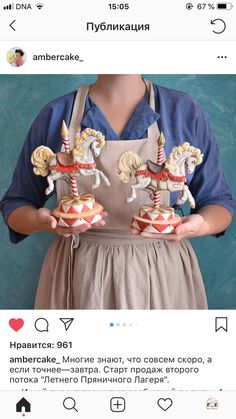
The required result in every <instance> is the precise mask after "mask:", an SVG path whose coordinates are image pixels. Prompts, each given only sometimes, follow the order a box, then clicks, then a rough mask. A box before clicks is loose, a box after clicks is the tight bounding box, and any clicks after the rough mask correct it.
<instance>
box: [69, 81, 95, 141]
mask: <svg viewBox="0 0 236 419" xmlns="http://www.w3.org/2000/svg"><path fill="white" fill-rule="evenodd" d="M89 89H90V86H89V85H88V86H81V87H80V88H79V89H78V90H77V93H76V97H75V102H74V107H73V112H72V117H71V121H70V126H69V131H70V147H71V149H72V148H73V147H74V137H75V134H76V133H77V132H80V131H81V127H80V123H81V121H82V119H83V115H84V108H85V102H86V97H87V95H88V92H89Z"/></svg>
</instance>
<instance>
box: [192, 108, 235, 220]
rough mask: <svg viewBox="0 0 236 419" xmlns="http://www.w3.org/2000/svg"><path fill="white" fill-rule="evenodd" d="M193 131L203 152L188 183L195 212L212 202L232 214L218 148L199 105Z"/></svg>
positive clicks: (232, 208) (230, 196)
mask: <svg viewBox="0 0 236 419" xmlns="http://www.w3.org/2000/svg"><path fill="white" fill-rule="evenodd" d="M195 132H196V137H195V138H196V143H197V144H198V147H199V148H200V149H201V151H202V153H203V161H202V163H201V164H200V165H199V166H197V167H196V170H195V173H194V176H193V179H192V181H191V182H190V185H189V188H190V190H191V192H192V194H193V196H194V198H195V201H196V209H195V212H197V211H198V210H199V209H200V208H201V207H203V206H206V205H213V204H214V205H220V206H222V207H224V208H226V209H227V210H228V211H229V212H230V213H231V214H232V213H233V211H234V210H235V208H236V203H235V202H234V200H233V198H232V194H231V190H230V187H229V185H228V183H227V181H226V179H225V176H224V173H223V171H222V168H221V165H220V158H219V150H218V146H217V143H216V140H215V137H214V135H213V132H212V129H211V127H210V124H209V122H208V121H207V118H206V116H205V115H204V113H203V112H202V111H201V109H200V108H199V107H198V108H197V118H196V120H195Z"/></svg>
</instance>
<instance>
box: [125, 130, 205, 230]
mask: <svg viewBox="0 0 236 419" xmlns="http://www.w3.org/2000/svg"><path fill="white" fill-rule="evenodd" d="M164 145H165V137H164V134H163V133H161V135H160V137H159V139H158V154H157V162H156V163H154V162H152V161H151V160H148V161H147V162H146V163H144V164H142V162H141V159H140V157H139V156H138V155H137V154H136V153H134V152H133V151H126V152H125V153H123V154H122V155H121V157H120V159H119V162H118V169H119V172H118V176H119V178H120V180H121V181H122V182H124V183H128V182H129V181H130V179H131V175H132V169H134V170H135V173H134V175H135V177H136V183H135V184H133V185H131V195H130V196H129V197H128V198H127V200H126V202H127V203H129V202H132V201H134V200H135V199H136V197H137V191H146V192H148V193H149V195H150V198H151V200H152V201H153V204H152V205H143V206H141V207H140V209H139V212H138V213H136V214H134V215H133V220H132V227H134V228H136V229H138V230H140V231H145V232H148V233H162V234H168V233H172V232H173V230H174V229H175V228H176V227H177V226H178V225H179V224H180V223H181V217H180V216H179V215H178V214H176V213H175V211H174V209H173V208H171V207H167V206H163V205H161V199H160V198H161V194H160V193H161V191H169V192H179V193H180V197H179V198H178V199H177V201H176V204H177V205H182V204H184V203H185V202H186V201H187V200H188V202H189V205H190V207H191V208H195V200H194V198H193V196H192V194H191V192H190V190H189V188H188V186H187V185H186V173H188V174H190V173H193V172H194V170H195V167H196V166H197V165H199V164H200V163H201V162H202V158H203V155H202V154H201V150H200V149H198V148H196V147H193V146H191V145H190V144H189V143H188V142H187V141H186V142H184V143H183V144H181V145H180V146H177V147H174V148H173V149H172V151H171V153H170V155H169V157H168V159H167V160H165V157H164V156H165V153H164Z"/></svg>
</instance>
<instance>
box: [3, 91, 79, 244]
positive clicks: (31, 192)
mask: <svg viewBox="0 0 236 419" xmlns="http://www.w3.org/2000/svg"><path fill="white" fill-rule="evenodd" d="M65 98H66V99H64V100H63V99H60V100H58V101H57V102H52V103H51V104H49V105H47V106H46V107H45V108H44V109H43V110H42V111H41V112H40V114H39V115H38V117H37V118H36V119H35V121H34V122H33V124H32V126H31V128H30V130H29V132H28V135H27V137H26V140H25V143H24V146H23V148H22V151H21V153H20V156H19V158H18V162H17V165H16V168H15V170H14V173H13V178H12V182H11V185H10V186H9V188H8V190H7V191H6V193H5V195H4V196H3V198H2V199H1V201H0V210H1V211H2V215H3V218H4V221H5V223H6V224H7V225H8V218H9V216H10V214H11V213H12V212H13V211H14V210H15V209H16V208H19V207H21V206H25V205H27V206H32V207H34V208H41V207H43V206H44V204H45V202H46V200H47V199H48V197H46V195H45V189H46V188H47V179H46V178H45V177H42V176H36V175H35V174H34V172H33V166H32V163H31V154H32V153H33V151H34V150H35V148H36V147H38V146H40V145H46V146H48V147H50V148H51V149H52V150H53V151H54V152H57V151H59V150H60V148H61V145H62V142H61V135H60V131H61V123H62V120H63V119H64V120H65V121H66V122H67V124H68V123H69V120H70V116H71V109H72V105H73V99H74V94H71V95H68V96H67V97H65ZM9 237H10V240H11V242H12V243H18V242H19V241H21V240H23V239H24V238H25V237H27V236H26V235H24V234H19V233H17V232H15V231H13V230H12V229H11V228H10V227H9Z"/></svg>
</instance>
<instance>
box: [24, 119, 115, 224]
mask: <svg viewBox="0 0 236 419" xmlns="http://www.w3.org/2000/svg"><path fill="white" fill-rule="evenodd" d="M61 135H62V139H63V143H64V149H65V151H62V152H59V153H57V154H54V153H53V151H52V150H51V149H50V148H48V147H45V146H39V147H37V148H36V149H35V150H34V152H33V153H32V156H31V162H32V164H33V166H34V168H33V170H34V173H35V174H36V175H40V176H44V177H47V182H48V187H47V189H46V191H45V193H46V195H49V194H50V193H51V192H52V191H53V190H54V182H55V181H56V180H59V179H64V180H67V181H68V182H69V183H70V186H71V196H65V197H63V198H62V199H61V200H60V202H59V205H58V208H56V209H55V210H54V211H53V215H54V216H55V217H56V218H57V219H58V225H60V226H63V227H75V226H79V225H82V224H85V223H89V224H94V223H96V222H97V221H99V220H101V218H102V216H101V212H102V210H103V207H102V206H101V205H100V204H99V203H97V202H96V201H95V199H94V196H93V195H92V194H85V193H79V190H78V184H77V179H79V177H80V176H94V179H95V180H94V183H93V184H92V189H96V188H98V187H99V185H100V182H101V180H102V181H103V182H104V183H105V184H106V185H107V186H110V182H109V180H108V178H107V177H106V176H105V175H104V173H103V172H102V171H101V170H98V169H97V168H96V163H95V161H94V156H95V157H98V156H99V155H100V153H101V150H102V148H103V147H104V145H105V138H104V136H103V135H102V134H101V132H99V131H96V130H93V129H91V128H86V129H85V130H84V131H82V132H81V133H77V134H76V135H75V139H74V148H73V149H72V150H71V148H70V139H69V130H68V128H67V126H66V124H65V122H64V121H63V123H62V130H61Z"/></svg>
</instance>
